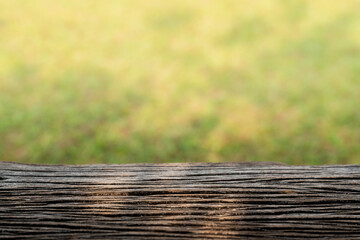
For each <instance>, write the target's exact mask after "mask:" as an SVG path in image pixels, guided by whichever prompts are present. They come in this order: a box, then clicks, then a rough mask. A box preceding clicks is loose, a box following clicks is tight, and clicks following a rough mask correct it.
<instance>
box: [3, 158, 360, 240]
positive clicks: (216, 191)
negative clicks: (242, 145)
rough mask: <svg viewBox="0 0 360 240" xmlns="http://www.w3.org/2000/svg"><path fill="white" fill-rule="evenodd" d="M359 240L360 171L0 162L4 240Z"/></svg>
mask: <svg viewBox="0 0 360 240" xmlns="http://www.w3.org/2000/svg"><path fill="white" fill-rule="evenodd" d="M304 238H313V239H360V165H343V166H287V165H281V164H272V163H219V164H215V163H181V164H127V165H80V166H45V165H26V164H17V163H6V162H0V239H304Z"/></svg>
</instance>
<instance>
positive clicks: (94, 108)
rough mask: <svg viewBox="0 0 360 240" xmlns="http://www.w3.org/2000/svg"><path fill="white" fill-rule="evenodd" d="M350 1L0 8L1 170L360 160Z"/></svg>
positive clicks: (358, 48)
mask: <svg viewBox="0 0 360 240" xmlns="http://www.w3.org/2000/svg"><path fill="white" fill-rule="evenodd" d="M358 8H359V3H358V1H357V0H346V1H328V0H326V1H325V0H319V1H308V0H304V1H297V0H286V1H285V0H271V1H249V0H241V1H238V0H224V1H208V0H206V1H205V0H203V1H202V0H199V1H187V0H185V1H184V0H182V1H180V0H171V1H160V0H159V1H158V0H152V1H141V0H132V1H126V0H125V1H117V0H116V1H115V0H114V1H112V0H110V1H105V2H103V1H97V0H86V1H83V0H71V1H70V0H64V1H51V0H34V1H31V3H30V2H25V1H21V0H12V1H5V0H0V160H2V161H20V162H28V163H52V164H64V163H67V164H80V163H133V162H179V161H212V162H218V161H281V162H285V163H290V164H337V163H359V161H360V148H359V142H360V111H359V107H358V104H359V102H360V94H359V93H360V89H359V86H360V35H359V31H358V29H359V27H360V15H359V14H357V11H356V10H357V9H358Z"/></svg>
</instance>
